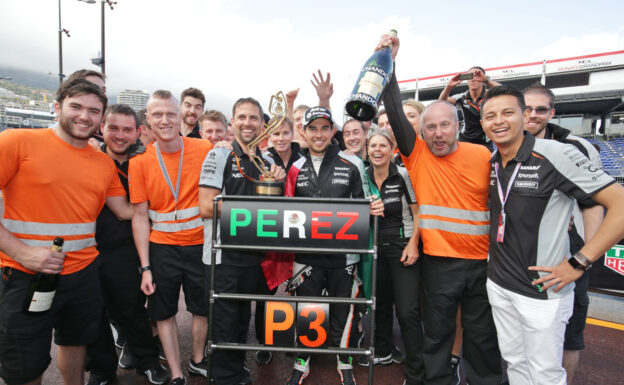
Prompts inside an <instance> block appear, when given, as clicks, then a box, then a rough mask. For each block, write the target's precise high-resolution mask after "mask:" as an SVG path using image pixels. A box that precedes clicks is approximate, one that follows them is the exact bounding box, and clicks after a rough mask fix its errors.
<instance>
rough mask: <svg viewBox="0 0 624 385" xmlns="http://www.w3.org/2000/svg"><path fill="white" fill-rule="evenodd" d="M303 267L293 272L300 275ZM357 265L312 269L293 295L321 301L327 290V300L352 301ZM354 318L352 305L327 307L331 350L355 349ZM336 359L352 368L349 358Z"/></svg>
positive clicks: (294, 269) (355, 319) (342, 356)
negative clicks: (346, 299) (332, 347)
mask: <svg viewBox="0 0 624 385" xmlns="http://www.w3.org/2000/svg"><path fill="white" fill-rule="evenodd" d="M303 266H304V265H301V264H298V263H295V266H294V268H293V272H297V271H299V270H300V269H301V268H302V267H303ZM355 274H356V265H349V266H346V267H338V268H326V267H313V268H312V270H311V271H310V274H309V275H307V276H306V278H305V280H304V281H303V283H302V284H301V285H300V286H299V287H298V288H297V290H296V295H298V296H304V297H308V296H310V297H320V296H321V294H322V292H323V289H327V294H328V295H329V296H330V297H346V298H355V297H356V296H357V285H356V283H355ZM356 323H357V317H355V307H354V305H352V304H337V303H334V304H330V306H329V329H330V330H329V331H330V334H331V341H332V344H333V346H335V347H341V348H347V347H356V346H357V324H356ZM308 357H310V356H309V355H306V354H299V355H298V356H297V358H302V359H305V360H306V361H307V359H308ZM338 359H339V360H340V361H341V362H342V363H345V364H352V358H351V356H349V355H345V354H341V355H339V356H338Z"/></svg>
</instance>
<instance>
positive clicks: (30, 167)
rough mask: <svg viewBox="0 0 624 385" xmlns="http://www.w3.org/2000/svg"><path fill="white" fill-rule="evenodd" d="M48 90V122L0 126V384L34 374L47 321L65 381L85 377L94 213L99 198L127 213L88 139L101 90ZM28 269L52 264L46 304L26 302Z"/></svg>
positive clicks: (46, 340)
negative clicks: (0, 197)
mask: <svg viewBox="0 0 624 385" xmlns="http://www.w3.org/2000/svg"><path fill="white" fill-rule="evenodd" d="M56 100H57V102H56V104H55V109H56V113H57V115H58V116H59V124H58V125H57V126H56V127H55V128H52V129H43V130H8V131H5V132H3V133H2V134H0V164H2V167H0V189H2V191H3V193H4V199H5V212H4V216H3V219H2V225H0V251H1V252H0V267H1V268H2V277H1V279H0V293H1V295H0V304H1V305H0V376H1V377H2V378H3V380H4V381H5V382H6V384H7V385H14V384H40V383H41V375H42V374H43V372H44V371H45V370H46V368H47V367H48V365H49V364H50V361H51V358H50V342H51V336H52V329H54V331H55V333H54V340H55V343H56V344H57V345H58V346H59V349H58V366H59V370H60V372H61V375H62V376H63V379H64V381H65V384H69V385H78V384H80V385H82V384H84V366H85V345H86V344H88V343H91V342H93V341H94V340H95V339H96V338H97V333H98V331H99V322H100V317H101V310H102V295H101V291H100V283H99V278H98V265H99V263H98V261H97V259H96V258H97V256H98V252H97V249H96V248H95V244H96V242H95V221H96V218H97V216H98V214H99V213H100V211H101V209H102V207H103V206H104V204H106V205H107V206H108V207H109V208H110V209H111V210H112V211H113V213H114V214H115V215H116V216H117V217H118V218H120V219H130V218H131V216H132V206H131V205H129V204H128V201H127V199H126V197H125V192H124V189H123V186H122V185H121V182H120V181H119V178H118V177H117V170H116V167H115V165H114V163H113V161H112V160H111V159H110V158H109V157H108V156H107V155H106V154H104V153H102V152H100V151H97V150H95V149H93V148H91V147H90V146H88V145H87V142H88V140H89V138H90V137H91V135H92V134H93V133H94V132H95V131H96V130H97V128H98V127H99V124H100V121H101V119H102V113H103V112H104V110H105V108H106V104H107V99H106V95H104V93H103V92H102V91H101V90H100V89H99V88H98V87H97V86H96V85H95V84H93V83H91V82H89V81H87V80H84V79H75V80H72V81H68V82H65V83H64V84H62V85H61V87H60V88H59V90H58V91H57V95H56ZM93 175H98V178H93ZM55 237H62V238H64V240H65V242H64V245H63V251H64V252H62V253H61V252H56V251H52V250H51V246H52V241H53V239H54V238H55ZM35 273H44V274H60V278H59V280H58V284H57V287H56V293H55V294H54V298H53V300H51V304H50V308H49V310H46V311H41V312H32V310H34V309H31V311H26V310H24V305H25V300H26V299H27V296H28V293H29V286H30V283H31V281H32V280H33V274H35Z"/></svg>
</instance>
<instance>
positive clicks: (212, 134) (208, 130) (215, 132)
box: [199, 110, 227, 144]
mask: <svg viewBox="0 0 624 385" xmlns="http://www.w3.org/2000/svg"><path fill="white" fill-rule="evenodd" d="M199 125H200V127H201V129H200V131H199V133H200V135H201V137H202V139H208V140H209V141H210V142H212V144H216V143H218V142H220V141H222V140H224V139H225V135H226V131H227V119H225V115H223V113H221V112H220V111H217V110H210V111H206V112H204V113H203V114H202V116H201V117H200V118H199Z"/></svg>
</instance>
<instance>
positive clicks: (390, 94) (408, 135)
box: [375, 35, 416, 157]
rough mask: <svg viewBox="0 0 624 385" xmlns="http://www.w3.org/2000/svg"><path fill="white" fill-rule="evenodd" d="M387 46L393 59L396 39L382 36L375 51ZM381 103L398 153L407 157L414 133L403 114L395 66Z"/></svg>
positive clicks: (396, 49) (397, 41) (397, 47)
mask: <svg viewBox="0 0 624 385" xmlns="http://www.w3.org/2000/svg"><path fill="white" fill-rule="evenodd" d="M389 44H392V59H395V58H396V55H397V52H398V51H399V45H400V41H399V38H398V37H391V36H390V35H383V36H382V37H381V40H380V41H379V44H377V47H376V48H375V51H379V50H380V49H382V48H384V47H386V46H387V45H389ZM383 102H384V106H385V107H386V113H387V114H388V121H390V125H391V126H392V132H394V137H395V138H396V141H397V143H398V147H399V151H400V152H401V154H402V155H403V156H406V157H409V156H410V154H411V153H412V150H413V149H414V144H415V143H416V132H415V131H414V128H413V127H412V125H411V124H410V122H409V120H407V117H406V116H405V113H404V112H403V102H402V100H401V91H400V90H399V83H398V82H397V79H396V64H395V70H394V71H392V77H391V78H390V82H389V83H388V86H387V87H386V91H385V95H384V97H383Z"/></svg>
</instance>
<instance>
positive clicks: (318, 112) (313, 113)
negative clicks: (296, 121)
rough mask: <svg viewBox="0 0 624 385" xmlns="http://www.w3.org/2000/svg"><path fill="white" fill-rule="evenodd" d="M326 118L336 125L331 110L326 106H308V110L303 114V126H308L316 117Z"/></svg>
mask: <svg viewBox="0 0 624 385" xmlns="http://www.w3.org/2000/svg"><path fill="white" fill-rule="evenodd" d="M318 118H325V119H327V120H329V122H330V123H331V125H332V126H333V125H334V120H333V119H332V114H331V111H330V110H328V109H327V108H325V107H320V106H317V107H312V108H308V109H307V110H306V112H305V113H304V114H303V126H304V127H306V126H307V125H308V124H310V123H312V121H314V120H315V119H318Z"/></svg>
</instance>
